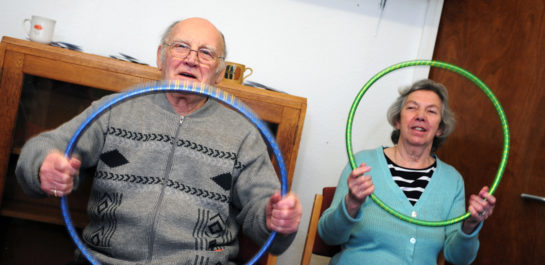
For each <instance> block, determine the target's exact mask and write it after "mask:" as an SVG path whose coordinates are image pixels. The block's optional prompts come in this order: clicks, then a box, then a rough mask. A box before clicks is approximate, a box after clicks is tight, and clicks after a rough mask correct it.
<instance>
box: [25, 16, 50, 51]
mask: <svg viewBox="0 0 545 265" xmlns="http://www.w3.org/2000/svg"><path fill="white" fill-rule="evenodd" d="M27 22H29V23H30V28H28V27H27V26H26V23H27ZM55 23H56V21H55V20H53V19H49V18H46V17H40V16H32V18H30V19H29V18H26V19H25V20H23V28H24V29H25V32H26V35H27V37H28V38H29V39H30V40H31V41H35V42H39V43H45V44H49V43H51V41H53V32H55Z"/></svg>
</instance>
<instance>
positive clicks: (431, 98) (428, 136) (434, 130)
mask: <svg viewBox="0 0 545 265" xmlns="http://www.w3.org/2000/svg"><path fill="white" fill-rule="evenodd" d="M441 108H442V101H441V99H440V98H439V96H438V95H437V94H436V93H435V92H433V91H429V90H417V91H414V92H412V93H411V94H409V96H408V97H407V99H406V100H405V103H404V105H403V106H402V108H401V115H400V116H401V117H400V119H399V122H396V128H397V129H399V130H400V136H399V142H398V143H402V144H409V145H411V146H422V147H427V146H430V147H431V145H432V144H433V138H434V137H435V136H440V135H441V134H442V130H440V129H439V124H440V123H441V118H442V117H441Z"/></svg>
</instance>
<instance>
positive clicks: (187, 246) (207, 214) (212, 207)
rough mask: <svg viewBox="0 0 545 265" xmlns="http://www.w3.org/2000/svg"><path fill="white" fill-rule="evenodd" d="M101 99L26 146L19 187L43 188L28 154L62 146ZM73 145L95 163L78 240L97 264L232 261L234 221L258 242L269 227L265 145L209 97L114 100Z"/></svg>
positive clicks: (272, 182)
mask: <svg viewBox="0 0 545 265" xmlns="http://www.w3.org/2000/svg"><path fill="white" fill-rule="evenodd" d="M110 98H111V97H110V96H108V97H106V98H104V99H101V100H99V101H98V102H95V103H93V104H92V106H91V107H90V108H88V109H87V110H86V111H84V112H83V113H82V114H80V115H78V116H77V117H76V118H74V119H72V120H71V121H69V122H67V123H65V124H63V125H62V126H60V127H59V128H58V129H56V130H54V131H51V132H47V133H44V134H41V135H40V136H38V137H36V138H33V139H31V140H30V141H29V143H27V144H26V145H25V147H24V148H23V151H22V153H21V157H20V159H19V161H18V166H17V176H18V179H19V182H20V183H21V185H22V187H23V188H24V190H25V191H26V192H27V193H29V194H31V195H37V196H41V195H43V192H42V191H41V190H40V189H39V183H37V182H36V176H35V174H32V172H37V170H38V169H39V166H40V165H39V163H37V162H36V161H43V157H45V155H46V153H47V151H48V150H50V149H51V148H56V149H60V150H62V149H63V148H64V146H63V143H64V145H65V144H66V142H68V140H67V139H69V137H70V136H71V134H72V133H73V132H74V131H75V128H76V127H77V126H78V125H79V124H81V122H82V121H83V120H84V119H85V117H87V115H89V114H90V113H92V111H94V110H95V109H97V107H99V106H101V105H102V104H104V102H106V101H107V100H109V99H110ZM30 154H35V155H34V156H32V155H30ZM73 154H74V155H77V156H79V157H81V160H82V163H83V164H82V168H88V167H93V166H96V171H95V174H94V178H93V186H92V190H91V196H90V198H89V203H88V213H89V216H90V223H89V224H88V225H87V226H86V228H85V229H84V231H83V240H84V242H85V243H86V244H87V245H88V246H89V247H90V249H91V252H92V254H93V255H94V256H95V258H97V259H98V260H99V261H101V263H103V264H135V263H138V264H210V265H212V264H214V265H219V264H231V263H229V261H228V260H229V259H232V258H233V257H234V256H236V254H237V253H238V244H237V234H238V232H239V231H238V230H239V228H240V227H242V229H243V230H244V231H245V232H246V234H247V235H250V236H252V238H253V239H254V240H256V241H257V242H262V241H264V240H265V239H266V238H267V237H268V235H269V232H268V231H267V229H266V227H265V212H264V208H265V205H266V203H267V200H268V197H270V196H271V195H272V193H273V192H274V190H275V189H279V183H278V179H277V176H276V174H275V172H274V169H273V167H272V164H271V162H270V159H269V156H268V152H267V148H266V146H265V144H264V142H263V140H262V137H261V135H260V134H259V132H258V131H257V129H256V128H255V127H254V126H253V125H252V124H250V123H249V122H248V121H247V120H246V119H245V118H244V117H242V116H241V115H239V114H238V113H236V112H234V111H232V110H230V109H227V108H225V107H223V106H221V105H220V104H219V103H217V102H215V101H214V100H211V99H209V100H207V102H206V104H205V105H204V106H203V107H202V108H201V109H199V110H197V111H196V112H194V113H192V114H190V115H188V116H185V117H181V116H179V115H178V114H177V113H176V112H175V111H174V110H173V109H172V107H171V105H170V104H169V103H168V102H167V100H166V97H165V96H164V94H154V95H147V96H141V97H137V98H135V99H132V100H130V101H127V102H123V103H121V104H119V105H116V106H114V107H113V108H112V109H111V110H109V111H108V112H106V113H105V114H103V115H101V116H100V117H99V118H98V119H97V120H96V121H95V122H93V124H92V125H91V126H90V128H89V129H88V130H87V131H86V132H85V133H84V134H83V135H82V137H81V138H80V140H79V142H78V145H77V147H76V149H75V150H74V152H73ZM127 242H130V244H127ZM288 245H289V244H288Z"/></svg>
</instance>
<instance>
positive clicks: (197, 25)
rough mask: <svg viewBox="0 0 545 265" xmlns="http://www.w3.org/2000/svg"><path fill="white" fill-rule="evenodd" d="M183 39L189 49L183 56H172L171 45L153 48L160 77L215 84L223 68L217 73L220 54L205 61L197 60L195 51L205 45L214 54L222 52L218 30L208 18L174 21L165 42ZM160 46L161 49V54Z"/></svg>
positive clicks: (181, 41) (221, 77) (221, 76)
mask: <svg viewBox="0 0 545 265" xmlns="http://www.w3.org/2000/svg"><path fill="white" fill-rule="evenodd" d="M172 43H183V44H184V45H188V46H189V47H190V49H191V50H193V51H190V52H189V54H188V55H187V57H185V58H181V57H180V56H178V57H176V56H174V55H175V52H173V51H172V48H171V46H166V45H162V46H161V47H160V48H159V50H158V51H157V65H158V66H159V69H160V70H161V73H162V78H163V80H192V81H196V82H199V83H205V84H209V85H216V84H217V83H219V82H220V81H221V80H222V79H223V74H224V71H223V69H222V71H220V72H219V73H218V66H219V65H220V60H221V59H220V58H216V59H215V60H214V61H212V62H208V63H205V62H203V61H202V60H199V57H198V54H197V52H196V51H198V50H199V49H205V50H208V51H213V52H215V54H216V55H217V56H223V54H224V51H223V46H222V43H223V42H222V37H221V34H220V33H219V31H218V30H217V29H216V27H214V25H212V24H211V23H210V22H208V21H206V20H204V19H199V18H192V19H186V20H184V21H181V22H180V23H178V24H177V25H176V26H174V28H173V29H172V31H171V33H170V36H169V39H168V44H172ZM161 49H165V51H164V52H165V54H164V58H162V56H161Z"/></svg>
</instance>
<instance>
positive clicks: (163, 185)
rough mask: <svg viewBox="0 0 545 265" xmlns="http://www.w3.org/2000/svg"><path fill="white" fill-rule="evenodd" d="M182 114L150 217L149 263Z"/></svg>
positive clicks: (147, 260)
mask: <svg viewBox="0 0 545 265" xmlns="http://www.w3.org/2000/svg"><path fill="white" fill-rule="evenodd" d="M184 118H185V117H184V116H180V121H179V123H178V127H177V128H176V133H175V134H174V137H173V138H171V139H170V140H171V144H172V146H171V148H170V154H169V156H168V160H167V164H166V166H165V175H164V176H163V181H162V183H161V193H160V194H159V198H158V199H157V203H156V204H155V209H154V210H153V215H152V218H151V226H150V229H149V233H148V234H149V239H148V240H149V241H148V257H147V259H146V263H150V262H151V260H152V259H153V247H154V244H155V226H156V224H157V216H158V215H159V208H160V206H161V203H162V202H163V197H164V194H165V189H166V185H167V183H168V180H169V175H170V171H171V170H172V161H173V159H174V151H175V150H176V142H178V133H179V132H180V129H181V128H182V124H183V123H184Z"/></svg>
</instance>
